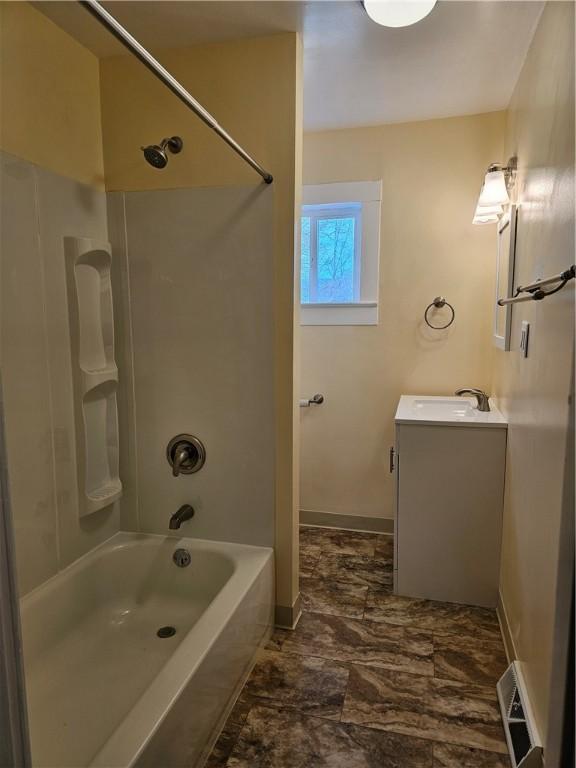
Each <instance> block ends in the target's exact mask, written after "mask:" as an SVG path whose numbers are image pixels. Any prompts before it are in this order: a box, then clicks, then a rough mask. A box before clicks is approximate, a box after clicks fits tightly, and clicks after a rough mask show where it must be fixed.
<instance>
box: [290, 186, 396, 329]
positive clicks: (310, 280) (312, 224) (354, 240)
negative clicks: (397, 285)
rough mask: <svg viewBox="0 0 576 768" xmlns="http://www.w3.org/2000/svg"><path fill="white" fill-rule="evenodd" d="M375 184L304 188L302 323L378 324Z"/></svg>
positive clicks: (377, 191) (377, 193)
mask: <svg viewBox="0 0 576 768" xmlns="http://www.w3.org/2000/svg"><path fill="white" fill-rule="evenodd" d="M380 187H381V185H380V182H353V183H343V184H320V185H317V186H309V187H304V205H303V206H302V217H301V259H300V294H301V295H300V301H301V322H302V324H303V325H366V324H369V325H372V324H375V323H377V321H378V252H379V223H380V197H381V194H380Z"/></svg>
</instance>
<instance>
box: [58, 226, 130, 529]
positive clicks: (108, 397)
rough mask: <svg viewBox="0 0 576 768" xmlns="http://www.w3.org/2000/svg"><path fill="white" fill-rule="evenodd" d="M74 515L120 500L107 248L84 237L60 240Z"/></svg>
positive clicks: (115, 381) (115, 387) (115, 379)
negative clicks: (71, 394) (63, 258)
mask: <svg viewBox="0 0 576 768" xmlns="http://www.w3.org/2000/svg"><path fill="white" fill-rule="evenodd" d="M64 248H65V254H66V278H67V289H68V313H69V321H70V345H71V351H72V376H73V380H74V414H75V421H76V459H77V461H76V464H77V472H78V492H79V514H80V516H84V515H89V514H91V513H92V512H96V511H97V510H99V509H102V508H103V507H107V506H109V505H110V504H112V503H113V502H114V501H116V499H118V498H119V497H120V495H121V494H122V483H121V481H120V477H119V474H118V454H119V446H118V407H117V402H116V390H117V386H118V369H117V367H116V361H115V359H114V315H113V309H112V282H111V278H110V267H111V263H112V253H111V248H110V245H109V244H108V243H104V242H100V241H97V240H92V239H89V238H84V237H66V238H64Z"/></svg>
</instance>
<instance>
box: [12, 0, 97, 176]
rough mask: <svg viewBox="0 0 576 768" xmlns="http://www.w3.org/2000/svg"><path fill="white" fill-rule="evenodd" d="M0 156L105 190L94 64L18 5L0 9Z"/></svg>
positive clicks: (27, 7) (44, 21) (50, 26)
mask: <svg viewBox="0 0 576 768" xmlns="http://www.w3.org/2000/svg"><path fill="white" fill-rule="evenodd" d="M0 62H1V70H0V148H1V149H3V150H5V151H6V152H9V153H11V154H13V155H16V156H17V157H20V158H22V159H24V160H28V161H30V162H32V163H36V164H37V165H40V166H42V167H43V168H46V169H48V170H51V171H55V172H56V173H59V174H61V175H63V176H68V177H69V178H72V179H75V180H77V181H82V182H85V183H87V184H92V185H94V186H97V187H102V186H103V176H104V171H103V169H104V166H103V157H102V127H101V115H100V84H99V68H98V59H97V58H96V57H95V56H94V55H93V54H92V53H90V52H89V51H87V50H86V48H83V47H82V46H81V45H80V44H79V43H77V42H76V40H74V39H73V38H72V37H70V36H69V35H67V34H66V33H65V32H63V31H62V30H61V29H60V27H57V26H56V25H55V24H54V23H53V22H51V21H49V20H48V19H47V18H46V17H45V16H44V15H43V14H42V13H40V12H39V11H37V10H35V9H34V8H32V7H31V6H30V5H29V4H28V3H24V2H2V3H0Z"/></svg>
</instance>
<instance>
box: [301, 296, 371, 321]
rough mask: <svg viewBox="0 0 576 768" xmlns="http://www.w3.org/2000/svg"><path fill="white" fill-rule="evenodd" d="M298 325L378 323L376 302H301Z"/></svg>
mask: <svg viewBox="0 0 576 768" xmlns="http://www.w3.org/2000/svg"><path fill="white" fill-rule="evenodd" d="M300 325H378V303H377V302H376V301H361V302H355V303H349V304H348V303H347V304H336V303H330V304H301V305H300Z"/></svg>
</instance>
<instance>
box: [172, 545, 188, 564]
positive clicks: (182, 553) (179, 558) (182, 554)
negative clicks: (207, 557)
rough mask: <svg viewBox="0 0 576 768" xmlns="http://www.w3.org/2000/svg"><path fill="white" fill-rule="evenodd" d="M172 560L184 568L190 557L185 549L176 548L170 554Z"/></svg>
mask: <svg viewBox="0 0 576 768" xmlns="http://www.w3.org/2000/svg"><path fill="white" fill-rule="evenodd" d="M172 560H174V562H175V563H176V565H177V566H178V568H186V566H187V565H190V562H191V560H192V557H191V556H190V552H188V550H187V549H177V550H176V551H175V552H174V554H173V555H172Z"/></svg>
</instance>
